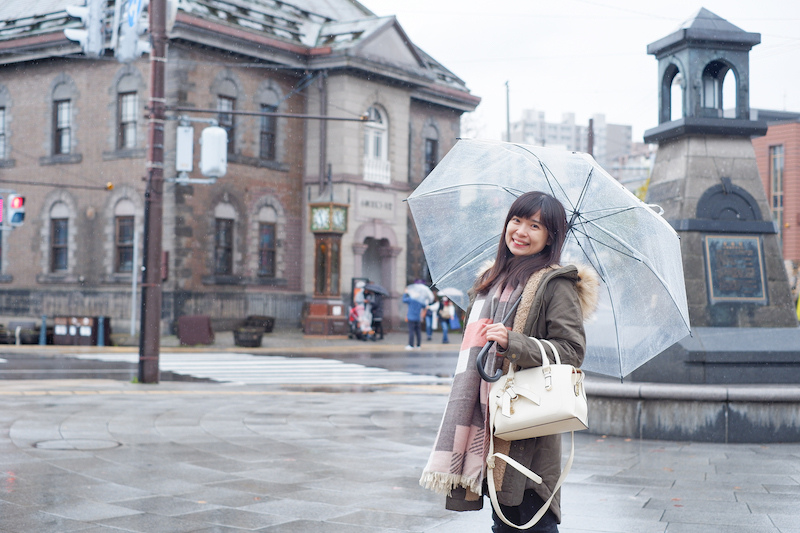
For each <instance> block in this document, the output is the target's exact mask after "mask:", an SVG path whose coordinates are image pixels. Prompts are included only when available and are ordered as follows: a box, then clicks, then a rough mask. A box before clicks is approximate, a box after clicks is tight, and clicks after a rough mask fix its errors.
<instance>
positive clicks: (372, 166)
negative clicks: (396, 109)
mask: <svg viewBox="0 0 800 533" xmlns="http://www.w3.org/2000/svg"><path fill="white" fill-rule="evenodd" d="M364 181H371V182H375V183H385V184H388V183H390V182H391V172H390V164H389V124H388V121H387V119H386V117H385V116H384V113H382V112H381V110H379V109H378V108H377V107H375V106H372V107H370V108H369V109H367V122H366V123H365V124H364Z"/></svg>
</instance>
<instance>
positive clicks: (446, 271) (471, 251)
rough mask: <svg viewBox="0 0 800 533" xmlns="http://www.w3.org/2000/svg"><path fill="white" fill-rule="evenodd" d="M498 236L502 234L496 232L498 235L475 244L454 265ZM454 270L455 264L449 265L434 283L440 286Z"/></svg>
mask: <svg viewBox="0 0 800 533" xmlns="http://www.w3.org/2000/svg"><path fill="white" fill-rule="evenodd" d="M498 237H500V234H499V233H498V234H496V235H492V236H491V237H490V238H488V239H486V240H485V241H483V242H482V243H480V244H479V245H477V246H475V247H474V248H472V250H469V251H468V252H466V253H465V254H464V255H462V256H461V257H459V258H458V259H457V260H456V261H454V262H453V265H460V264H461V261H463V260H464V259H466V258H467V257H469V256H470V255H471V254H472V253H473V252H475V251H476V250H479V249H481V248H485V247H486V245H487V244H489V243H491V242H492V241H493V240H495V239H497V238H498ZM453 270H455V266H451V267H448V268H447V269H445V273H444V274H442V275H441V276H439V277H438V278H436V280H434V281H433V283H432V285H436V286H438V283H439V282H440V281H442V279H443V278H444V277H445V276H446V275H447V274H449V273H451V272H452V271H453Z"/></svg>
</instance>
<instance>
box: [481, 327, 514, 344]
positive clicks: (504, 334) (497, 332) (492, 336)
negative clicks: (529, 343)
mask: <svg viewBox="0 0 800 533" xmlns="http://www.w3.org/2000/svg"><path fill="white" fill-rule="evenodd" d="M483 332H484V333H485V335H486V340H487V341H494V342H495V343H496V344H497V345H498V346H499V347H500V348H501V349H503V350H505V349H506V348H508V328H507V327H505V326H504V325H503V324H485V325H484V326H483Z"/></svg>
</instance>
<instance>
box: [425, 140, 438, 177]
mask: <svg viewBox="0 0 800 533" xmlns="http://www.w3.org/2000/svg"><path fill="white" fill-rule="evenodd" d="M438 162H439V141H437V140H436V139H425V175H426V176H427V175H428V174H430V173H431V171H432V170H433V169H434V168H435V167H436V163H438Z"/></svg>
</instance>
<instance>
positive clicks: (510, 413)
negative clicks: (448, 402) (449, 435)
mask: <svg viewBox="0 0 800 533" xmlns="http://www.w3.org/2000/svg"><path fill="white" fill-rule="evenodd" d="M531 340H533V341H534V342H536V344H538V345H539V350H540V352H541V354H542V366H540V367H534V368H526V369H524V370H519V371H515V369H514V364H511V366H510V368H509V370H508V373H507V374H506V375H505V376H503V377H502V378H500V380H499V381H496V382H495V383H493V384H492V387H491V389H490V392H489V423H490V426H491V429H492V433H493V435H494V436H496V437H498V438H500V439H502V440H508V441H514V440H522V439H530V438H533V437H542V436H545V435H555V434H557V433H565V432H567V431H569V432H571V437H572V450H571V451H570V454H569V458H568V459H567V463H566V464H565V465H564V469H563V470H562V472H561V476H559V478H558V481H557V482H556V486H555V487H554V488H553V492H552V494H551V495H550V498H549V499H548V500H547V501H546V502H545V503H544V505H543V506H542V507H541V509H539V511H538V512H537V513H536V515H534V517H533V518H531V519H530V521H528V523H526V524H523V525H517V524H514V523H513V522H511V521H510V520H508V519H507V518H506V517H505V515H504V514H503V511H502V510H501V509H500V502H498V500H497V489H496V487H495V484H494V475H493V473H492V470H493V469H494V464H495V458H499V459H502V460H503V461H505V462H506V464H507V465H508V466H510V467H512V468H514V469H516V470H518V471H519V472H521V473H522V474H523V475H525V477H527V478H528V479H531V480H533V481H534V482H535V483H541V482H542V478H541V477H540V476H538V475H537V474H536V473H535V472H532V471H531V470H530V469H528V468H526V467H525V466H523V465H521V464H520V463H518V462H517V461H515V460H514V459H512V458H511V457H509V456H508V455H505V454H502V453H495V451H494V438H491V439H489V455H488V457H487V460H486V463H487V466H488V473H487V476H486V477H487V482H488V485H489V498H490V499H491V500H492V507H494V510H495V513H497V516H499V517H500V519H501V520H502V521H503V522H504V523H506V524H508V525H509V526H511V527H514V528H517V529H528V528H530V527H532V526H533V525H534V524H536V523H537V522H538V521H539V520H540V519H541V518H542V516H544V514H545V512H547V509H549V508H550V503H551V502H552V501H553V498H554V497H555V495H556V493H557V492H558V489H559V488H561V484H562V483H564V480H565V479H566V478H567V474H568V473H569V471H570V469H571V468H572V461H573V459H574V458H575V434H574V431H579V430H582V429H588V427H589V425H588V411H589V410H588V405H587V401H586V391H585V389H584V387H583V378H584V374H583V372H582V371H581V370H580V369H577V368H575V367H573V366H572V365H562V364H561V358H560V357H559V355H558V350H557V349H556V347H555V345H554V344H553V343H551V342H550V341H547V340H545V339H542V340H539V339H536V338H534V337H531ZM542 343H546V344H547V345H548V346H550V348H551V349H552V350H553V355H554V356H555V360H556V364H555V365H551V364H550V361H549V360H548V358H547V353H546V352H545V350H544V346H543V345H542Z"/></svg>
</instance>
